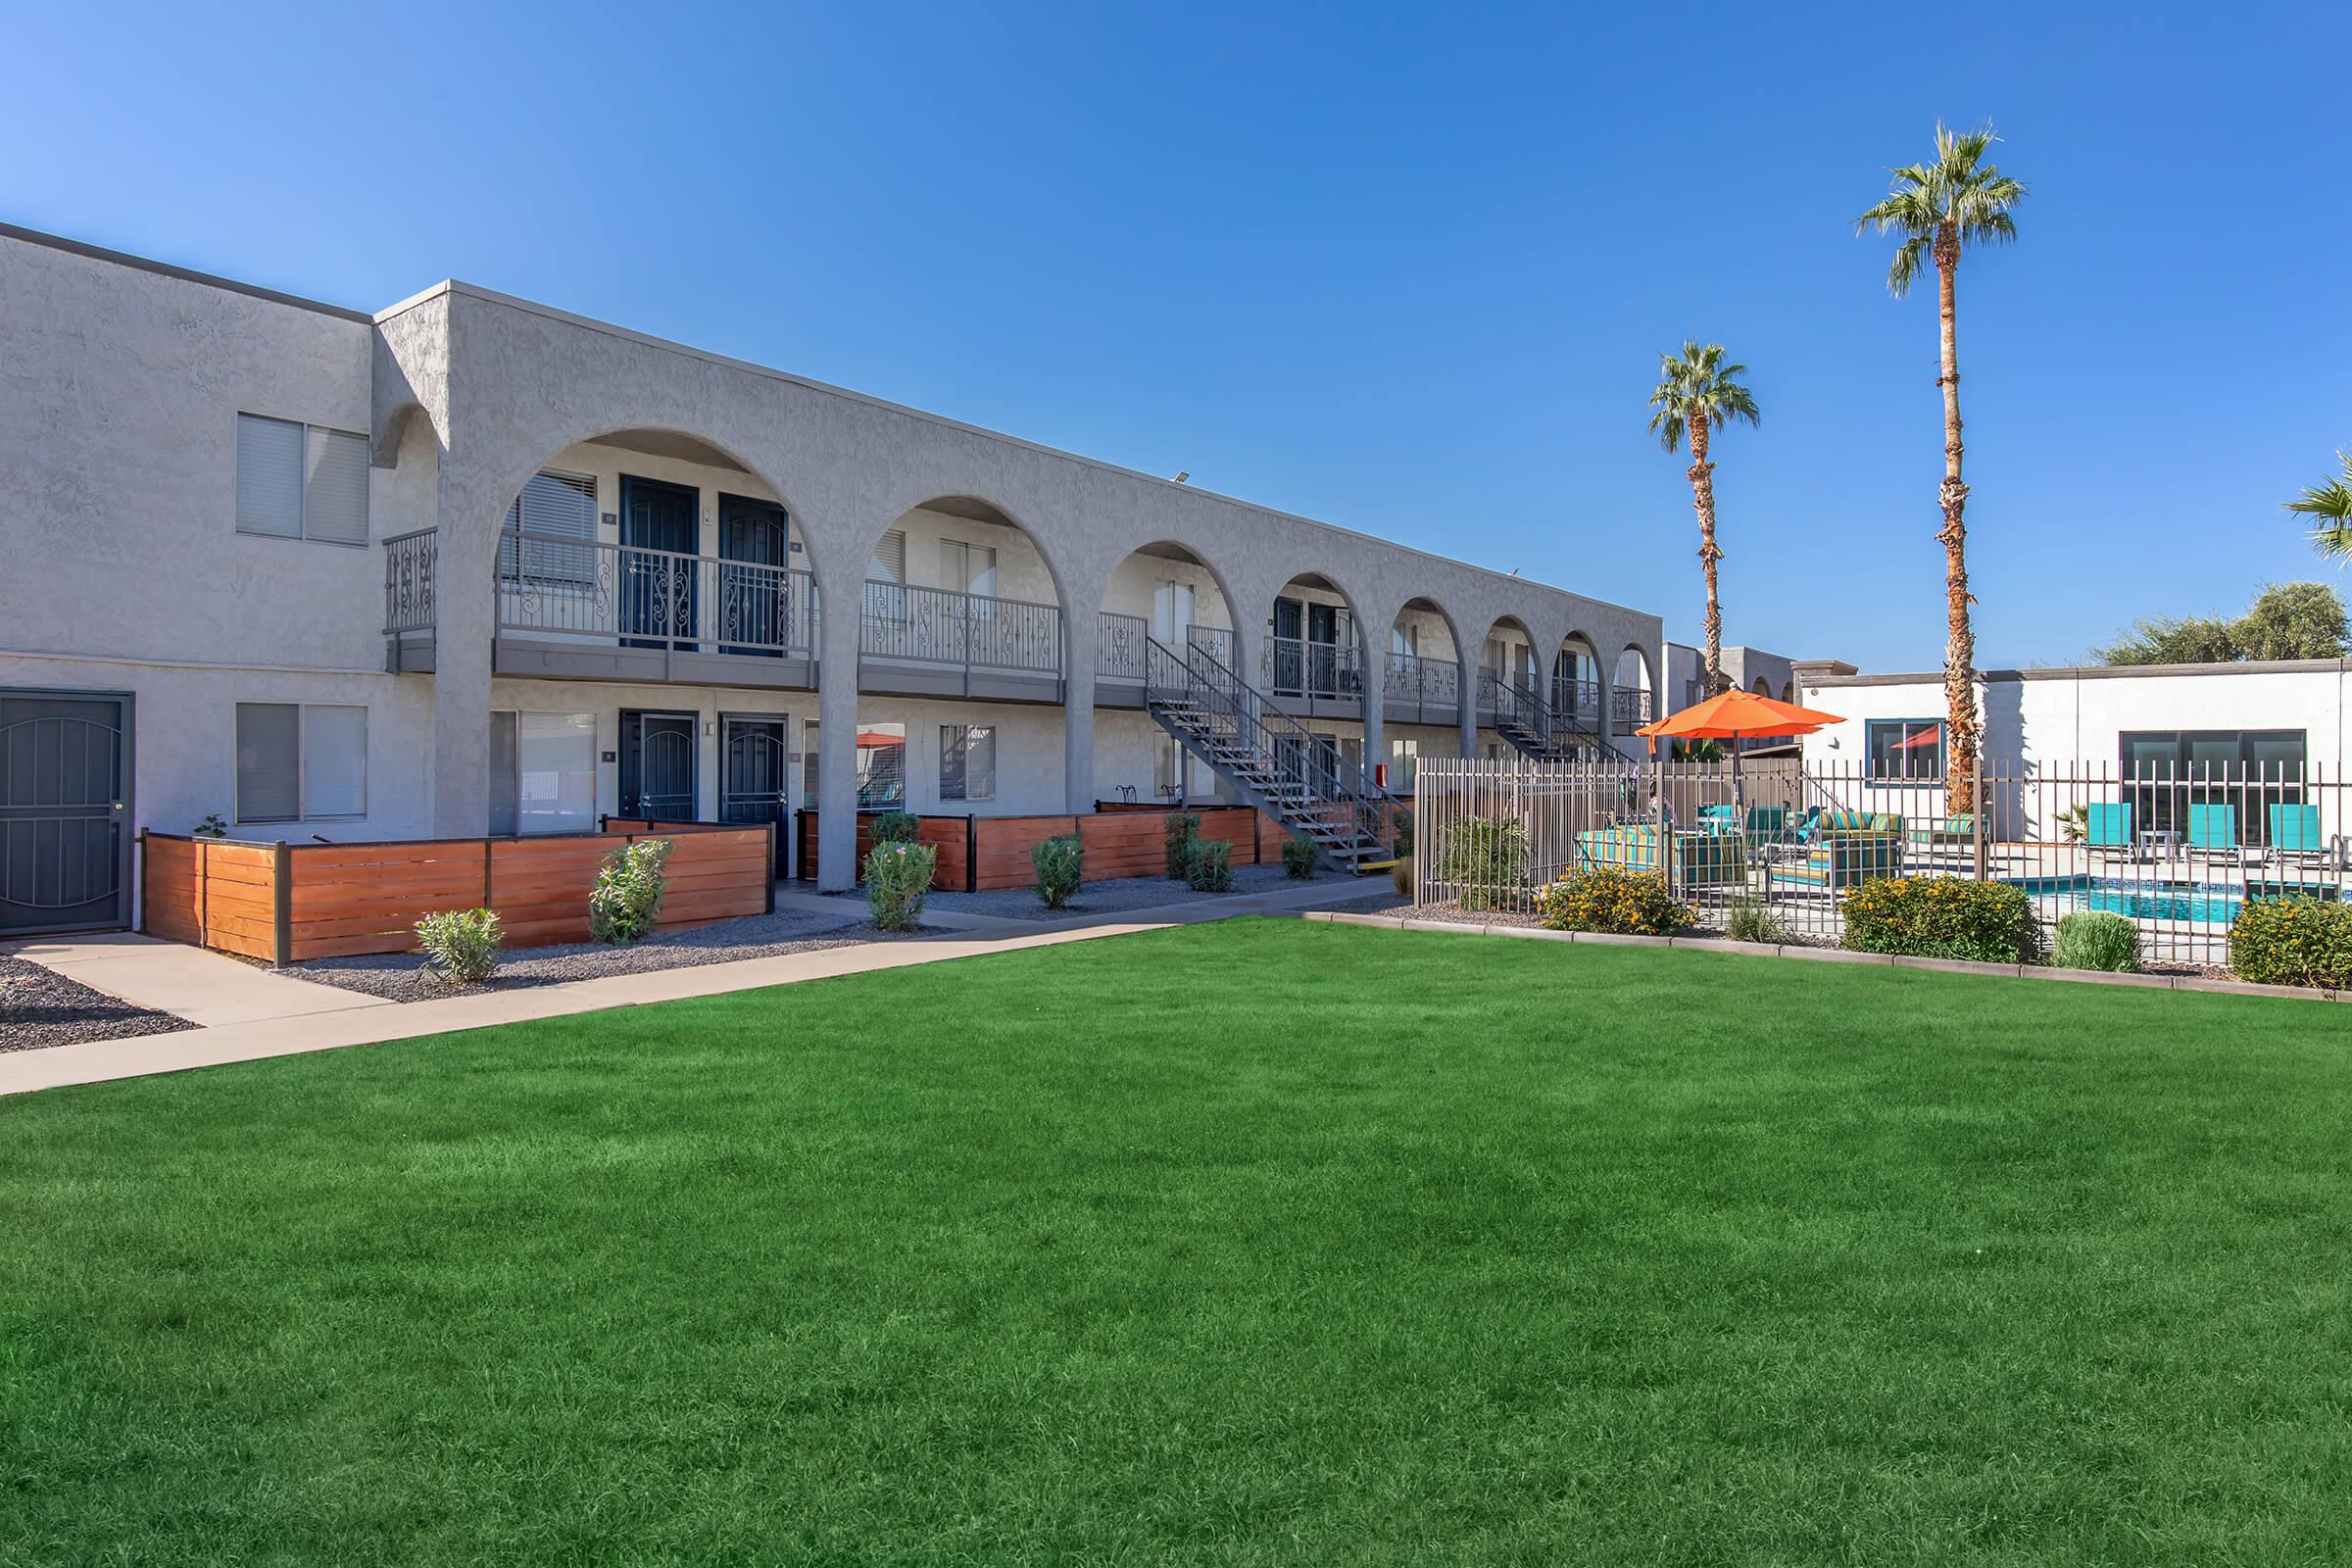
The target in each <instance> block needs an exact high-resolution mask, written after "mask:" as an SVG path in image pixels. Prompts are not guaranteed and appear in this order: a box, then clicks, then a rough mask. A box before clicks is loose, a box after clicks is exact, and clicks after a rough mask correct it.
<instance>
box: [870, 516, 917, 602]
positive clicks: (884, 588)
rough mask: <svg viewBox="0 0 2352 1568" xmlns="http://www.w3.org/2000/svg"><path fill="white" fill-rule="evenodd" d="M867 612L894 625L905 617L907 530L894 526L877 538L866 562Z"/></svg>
mask: <svg viewBox="0 0 2352 1568" xmlns="http://www.w3.org/2000/svg"><path fill="white" fill-rule="evenodd" d="M864 607H865V615H866V618H867V619H869V620H878V621H882V622H885V623H887V624H892V625H903V624H904V623H905V622H906V619H907V534H906V531H905V530H904V529H900V528H893V529H891V530H890V531H889V532H888V533H886V534H884V535H883V536H882V537H881V538H880V539H878V540H876V541H875V542H874V553H873V554H872V555H871V556H868V557H867V558H866V562H865V592H864Z"/></svg>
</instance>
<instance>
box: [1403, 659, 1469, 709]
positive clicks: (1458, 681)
mask: <svg viewBox="0 0 2352 1568" xmlns="http://www.w3.org/2000/svg"><path fill="white" fill-rule="evenodd" d="M1385 696H1386V697H1387V699H1388V701H1389V702H1391V703H1405V704H1410V705H1415V706H1427V707H1448V708H1450V707H1455V706H1457V705H1459V704H1460V702H1461V700H1462V666H1461V665H1460V664H1459V663H1458V662H1455V661H1453V660H1450V659H1430V658H1426V657H1424V656H1423V655H1420V654H1399V653H1397V652H1395V651H1393V650H1392V651H1391V652H1390V654H1389V668H1388V682H1387V689H1386V692H1385Z"/></svg>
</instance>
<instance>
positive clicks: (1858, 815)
mask: <svg viewBox="0 0 2352 1568" xmlns="http://www.w3.org/2000/svg"><path fill="white" fill-rule="evenodd" d="M1764 874H1765V880H1766V885H1767V886H1768V887H1769V886H1770V884H1772V883H1774V882H1786V883H1789V884H1791V885H1793V886H1796V887H1814V888H1828V889H1832V890H1835V889H1838V888H1850V887H1852V886H1854V885H1855V884H1856V883H1858V882H1870V881H1875V880H1877V879H1878V878H1880V877H1892V876H1901V875H1902V874H1903V819H1902V818H1901V817H1900V816H1897V815H1895V814H1894V813H1893V812H1891V811H1876V812H1873V811H1846V810H1838V811H1823V812H1820V813H1819V814H1818V815H1816V816H1815V817H1814V818H1813V820H1812V822H1811V823H1810V824H1809V825H1808V826H1807V829H1806V840H1805V845H1804V849H1803V851H1802V853H1801V854H1799V855H1797V856H1795V857H1791V858H1785V859H1776V860H1773V861H1769V862H1767V864H1766V866H1765V872H1764Z"/></svg>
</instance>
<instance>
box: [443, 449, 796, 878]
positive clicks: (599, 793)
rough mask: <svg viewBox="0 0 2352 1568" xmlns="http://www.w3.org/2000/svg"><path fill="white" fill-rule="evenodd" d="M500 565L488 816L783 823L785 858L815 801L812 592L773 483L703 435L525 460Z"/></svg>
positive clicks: (501, 536) (505, 822) (506, 825)
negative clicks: (798, 810) (801, 808)
mask: <svg viewBox="0 0 2352 1568" xmlns="http://www.w3.org/2000/svg"><path fill="white" fill-rule="evenodd" d="M493 562H494V564H493V565H492V574H493V578H494V582H495V594H494V598H495V603H496V607H497V612H496V613H497V619H496V629H495V643H494V653H493V660H492V666H491V667H492V682H491V710H492V711H491V725H490V748H489V774H490V779H489V785H490V788H489V795H490V823H489V826H490V831H491V832H493V833H531V832H542V831H546V832H561V831H576V830H581V829H585V828H588V827H591V826H593V824H594V819H595V817H596V815H597V813H598V812H600V811H603V812H611V813H613V814H617V815H622V816H646V817H662V818H672V819H675V818H689V819H699V820H705V821H709V820H714V819H718V820H727V821H733V822H740V823H747V824H750V823H772V824H774V825H775V827H776V828H777V830H778V831H777V835H776V838H777V844H778V850H779V860H780V861H781V860H782V859H783V858H785V856H786V855H787V854H788V845H789V840H790V832H789V829H790V823H791V811H792V809H794V807H795V806H796V805H798V804H800V803H801V802H802V800H803V799H804V798H806V799H808V800H809V804H813V796H814V789H815V771H814V767H813V765H810V766H809V767H808V768H806V769H803V768H802V767H800V766H799V765H798V761H799V759H800V758H801V757H802V755H803V754H804V753H806V754H807V755H808V756H809V757H810V758H811V759H812V758H813V755H814V750H815V748H814V744H813V721H814V718H815V712H814V709H815V704H814V701H813V698H812V696H811V695H810V694H811V693H812V692H813V690H814V687H815V683H816V657H815V654H816V611H817V606H816V598H815V593H814V589H813V587H812V584H811V579H810V576H809V570H808V542H807V539H806V537H805V535H804V534H803V533H802V531H801V527H800V524H799V522H798V520H797V519H796V518H795V517H794V516H793V515H792V513H791V510H790V509H789V508H788V507H787V505H786V504H785V501H784V498H783V496H782V494H781V493H780V492H779V491H778V490H777V489H776V488H775V487H774V485H773V484H772V483H771V482H770V481H769V480H768V479H767V478H766V477H765V476H763V475H760V474H759V473H757V472H755V471H754V470H753V469H752V468H751V466H749V465H748V464H746V463H744V462H743V461H742V460H740V459H738V458H737V457H736V456H735V455H734V454H732V453H731V452H728V451H726V450H725V449H724V448H722V447H720V446H719V445H718V444H716V443H714V442H712V441H711V440H708V439H707V438H705V437H703V436H701V435H698V434H695V433H693V432H689V431H682V430H676V429H670V428H661V427H652V426H644V427H628V428H622V429H615V430H609V431H606V432H603V433H601V434H598V435H594V436H590V437H588V438H586V439H584V440H580V441H575V442H572V443H571V444H570V445H568V446H565V447H564V448H563V449H562V450H561V451H558V452H555V453H553V454H551V455H550V456H549V457H548V458H546V459H545V460H544V461H543V462H542V463H541V464H540V465H539V466H537V467H536V468H534V469H533V470H531V471H530V472H528V473H527V474H524V475H522V476H521V478H520V482H519V483H518V484H517V485H516V488H515V494H514V495H513V496H512V497H511V498H510V499H509V500H508V502H507V504H506V508H505V511H504V513H503V515H501V516H500V518H499V519H498V534H497V548H496V552H495V556H494V558H493ZM448 586H450V587H452V588H454V587H455V586H456V585H455V584H450V585H448ZM587 682H603V683H608V684H606V685H596V684H586V683H587ZM614 682H619V683H629V684H631V685H635V686H638V687H640V688H648V687H650V688H653V689H652V690H650V691H649V690H642V689H641V690H638V691H626V690H623V691H619V692H613V694H612V695H606V694H607V693H608V692H612V690H613V689H612V686H611V685H610V684H609V683H614ZM804 724H806V725H807V726H808V727H809V736H808V738H807V742H806V744H804V736H803V733H802V726H803V725H804ZM781 868H782V866H781V864H779V869H781Z"/></svg>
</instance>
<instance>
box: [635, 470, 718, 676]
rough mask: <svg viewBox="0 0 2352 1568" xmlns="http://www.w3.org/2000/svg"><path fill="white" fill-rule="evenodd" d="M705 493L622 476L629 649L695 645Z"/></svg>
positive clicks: (679, 486) (660, 482)
mask: <svg viewBox="0 0 2352 1568" xmlns="http://www.w3.org/2000/svg"><path fill="white" fill-rule="evenodd" d="M701 515H702V492H700V491H698V490H690V489H688V488H687V487H686V486H684V485H677V484H664V483H663V482H662V481H661V480H659V479H639V478H636V477H634V476H633V475H630V474H625V473H624V474H622V475H621V476H620V544H621V551H620V629H621V632H622V634H623V642H624V644H625V645H626V646H627V647H630V648H675V647H684V648H689V649H691V648H692V647H693V646H694V637H695V627H694V600H695V581H694V574H695V571H696V569H697V566H698V563H697V562H696V561H695V551H696V547H697V546H698V545H699V544H700V542H701V540H700V535H701V532H702V526H701Z"/></svg>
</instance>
